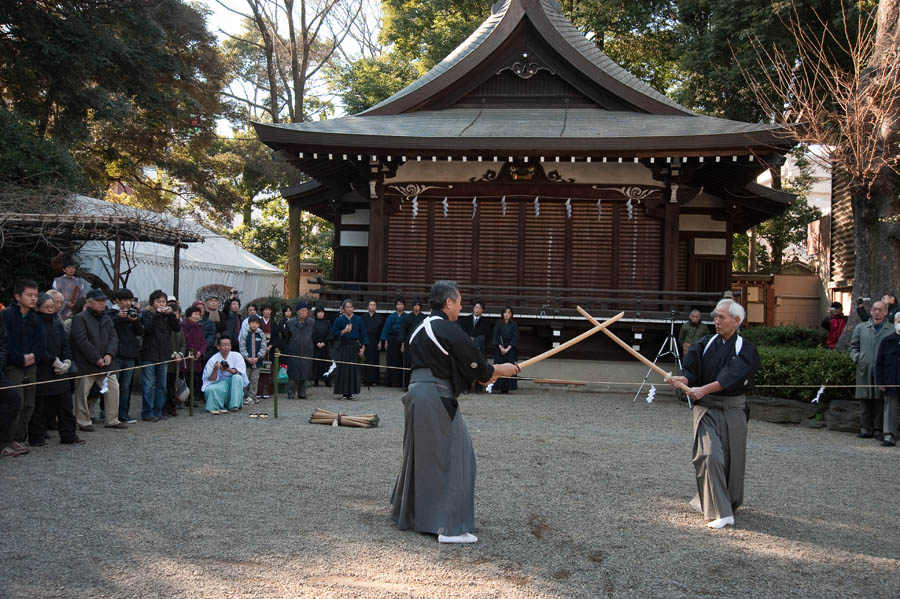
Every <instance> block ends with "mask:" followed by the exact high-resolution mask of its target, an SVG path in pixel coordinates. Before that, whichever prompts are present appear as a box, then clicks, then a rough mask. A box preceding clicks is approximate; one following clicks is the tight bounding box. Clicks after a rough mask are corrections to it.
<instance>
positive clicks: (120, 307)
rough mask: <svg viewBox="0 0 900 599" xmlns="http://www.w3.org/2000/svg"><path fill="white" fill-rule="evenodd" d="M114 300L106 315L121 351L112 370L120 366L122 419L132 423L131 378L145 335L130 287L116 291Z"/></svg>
mask: <svg viewBox="0 0 900 599" xmlns="http://www.w3.org/2000/svg"><path fill="white" fill-rule="evenodd" d="M113 301H114V302H115V304H116V307H115V308H111V309H109V310H108V311H107V312H106V315H107V316H109V317H110V319H111V320H112V321H113V325H115V327H116V336H117V337H118V338H119V352H118V355H116V356H115V359H113V363H112V369H113V370H117V371H118V370H121V372H117V373H116V377H117V378H118V381H119V420H120V421H122V422H124V423H126V424H132V423H134V422H136V420H135V419H134V418H132V417H131V415H130V410H131V382H132V381H133V380H134V366H135V362H136V361H137V359H138V348H139V347H140V339H141V338H142V337H143V336H144V323H143V321H142V320H141V318H140V314H139V313H138V311H137V310H136V309H135V308H134V307H133V304H134V294H133V293H131V291H129V290H128V289H125V288H122V289H118V290H116V291H114V292H113Z"/></svg>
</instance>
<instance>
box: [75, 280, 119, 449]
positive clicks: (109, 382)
mask: <svg viewBox="0 0 900 599" xmlns="http://www.w3.org/2000/svg"><path fill="white" fill-rule="evenodd" d="M84 308H85V309H84V310H82V311H81V312H79V313H78V314H76V315H75V316H74V317H73V318H72V331H71V337H72V354H73V356H74V358H75V366H76V367H77V369H78V374H79V375H86V376H82V377H81V378H78V379H76V380H75V420H76V422H78V429H79V430H82V431H87V432H91V431H93V430H94V426H93V424H92V423H91V410H90V408H89V407H88V393H90V391H91V387H92V386H93V385H94V384H95V383H96V384H97V386H98V387H100V388H103V386H104V385H103V383H104V380H105V381H106V387H107V390H106V393H105V394H104V404H103V405H104V414H105V417H106V424H105V425H104V426H105V428H118V429H124V428H128V425H127V424H125V423H124V422H121V421H120V420H119V379H118V377H117V376H116V374H115V373H110V372H109V371H110V370H111V369H112V362H113V359H114V358H115V357H116V355H117V353H118V350H119V336H118V335H117V334H116V327H115V325H114V324H113V321H112V319H110V317H109V316H107V315H106V295H105V294H104V293H103V292H102V291H101V290H99V289H91V290H90V291H88V293H87V301H86V302H85V305H84Z"/></svg>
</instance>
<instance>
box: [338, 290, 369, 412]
mask: <svg viewBox="0 0 900 599" xmlns="http://www.w3.org/2000/svg"><path fill="white" fill-rule="evenodd" d="M331 334H332V336H333V337H334V338H335V339H337V340H338V342H337V343H338V350H337V363H338V364H337V368H336V369H335V371H334V394H335V395H340V396H341V397H343V398H344V399H350V400H354V401H355V400H356V399H357V398H355V397H353V396H354V395H355V394H358V393H359V388H360V384H361V381H362V378H361V377H362V373H361V372H360V367H359V361H360V357H361V356H362V355H363V352H365V347H364V346H365V345H366V343H368V342H369V337H368V335H366V327H365V325H364V324H363V321H362V318H360V317H359V316H354V314H353V302H351V301H350V300H349V299H345V300H344V302H343V303H342V304H341V315H340V316H338V317H337V318H336V319H335V321H334V326H333V327H332V328H331ZM342 362H346V363H342Z"/></svg>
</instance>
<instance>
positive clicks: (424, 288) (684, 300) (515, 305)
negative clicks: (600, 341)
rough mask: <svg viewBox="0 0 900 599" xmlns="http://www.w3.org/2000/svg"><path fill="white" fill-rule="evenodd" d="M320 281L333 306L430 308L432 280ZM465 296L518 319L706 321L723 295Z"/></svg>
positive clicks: (589, 292)
mask: <svg viewBox="0 0 900 599" xmlns="http://www.w3.org/2000/svg"><path fill="white" fill-rule="evenodd" d="M309 282H310V283H312V284H318V285H319V287H320V288H319V290H318V293H319V299H320V301H324V302H325V304H326V305H328V306H329V307H334V306H336V305H337V304H339V303H340V302H341V301H342V300H344V299H346V298H349V299H351V300H353V301H354V303H355V304H356V308H357V310H363V309H365V305H366V302H368V301H369V300H373V299H374V300H375V301H376V302H378V307H379V309H390V310H392V309H393V308H394V302H395V300H396V299H397V298H402V299H403V300H404V301H405V302H406V309H407V310H409V309H411V308H412V302H413V300H414V299H415V298H418V299H419V300H420V301H421V302H422V304H423V310H426V311H427V310H428V309H429V308H428V293H429V290H430V288H431V284H426V283H393V282H391V283H365V282H358V281H327V280H322V279H310V280H309ZM459 288H460V292H461V293H462V295H463V306H464V308H463V310H464V312H468V308H469V307H470V306H471V305H472V302H473V301H474V300H475V299H480V300H482V301H483V302H484V303H485V305H486V307H487V310H486V311H487V312H488V313H500V312H501V311H502V310H503V308H504V307H506V306H510V307H511V308H512V309H513V311H514V312H515V314H516V315H517V317H520V318H521V317H528V316H531V317H549V318H566V317H570V318H579V319H580V318H581V317H580V316H579V315H578V313H577V311H576V310H575V307H576V306H581V307H583V308H585V309H586V310H588V311H590V312H592V313H595V314H596V315H597V316H609V315H612V314H616V313H618V312H621V311H625V313H626V318H629V319H634V318H637V319H641V320H645V319H646V320H668V319H669V318H670V317H671V316H672V313H673V312H674V313H675V315H676V318H677V319H679V320H683V319H686V318H687V315H688V313H689V312H690V311H691V310H692V309H693V308H698V309H700V310H701V312H703V314H704V319H706V318H708V315H709V312H711V311H712V309H713V308H714V307H715V305H716V303H717V302H718V301H719V300H720V299H721V298H722V293H698V292H685V291H661V290H645V289H642V290H638V289H585V288H555V289H548V288H546V287H509V286H501V285H484V284H478V285H460V286H459Z"/></svg>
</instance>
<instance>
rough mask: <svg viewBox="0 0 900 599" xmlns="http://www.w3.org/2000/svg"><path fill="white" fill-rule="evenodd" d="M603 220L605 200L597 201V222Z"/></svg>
mask: <svg viewBox="0 0 900 599" xmlns="http://www.w3.org/2000/svg"><path fill="white" fill-rule="evenodd" d="M601 218H603V200H597V222H598V223H599V222H600V219H601Z"/></svg>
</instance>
